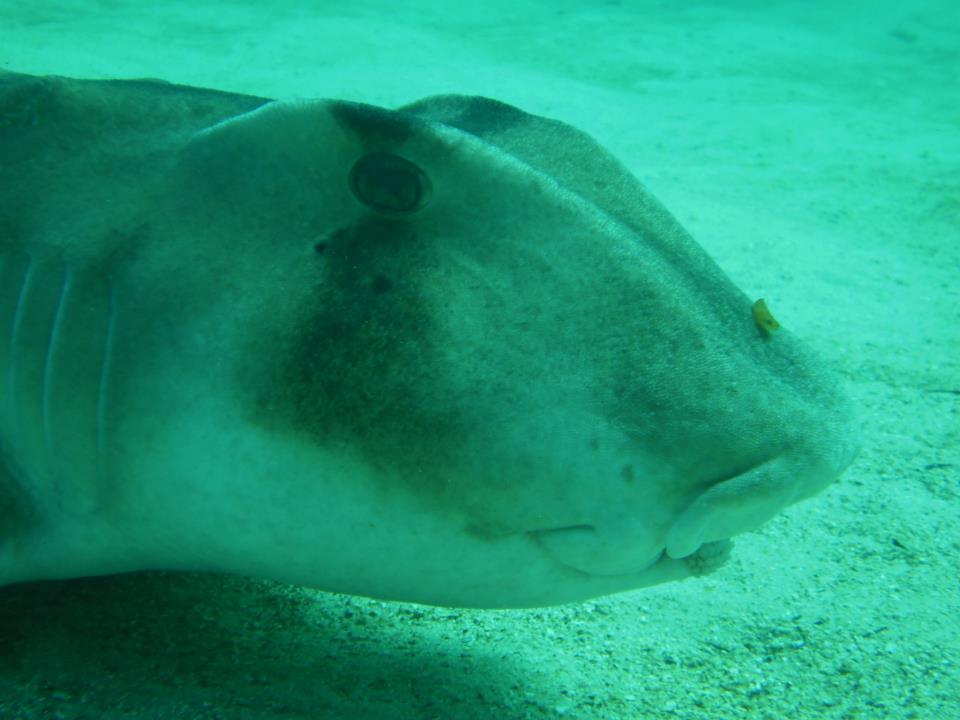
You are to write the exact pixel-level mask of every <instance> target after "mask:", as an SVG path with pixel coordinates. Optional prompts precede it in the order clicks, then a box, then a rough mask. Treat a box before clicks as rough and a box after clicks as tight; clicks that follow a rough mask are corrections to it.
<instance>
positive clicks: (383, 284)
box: [370, 275, 393, 295]
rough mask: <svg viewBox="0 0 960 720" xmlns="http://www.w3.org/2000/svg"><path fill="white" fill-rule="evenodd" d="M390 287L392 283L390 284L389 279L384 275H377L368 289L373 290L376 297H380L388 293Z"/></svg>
mask: <svg viewBox="0 0 960 720" xmlns="http://www.w3.org/2000/svg"><path fill="white" fill-rule="evenodd" d="M392 287H393V283H392V282H390V278H388V277H387V276H386V275H377V276H376V277H375V278H374V279H373V283H372V284H371V286H370V289H371V290H373V291H374V292H375V293H376V294H377V295H381V294H383V293H385V292H388V291H389V290H390V288H392Z"/></svg>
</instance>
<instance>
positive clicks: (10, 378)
mask: <svg viewBox="0 0 960 720" xmlns="http://www.w3.org/2000/svg"><path fill="white" fill-rule="evenodd" d="M33 275H34V260H33V256H32V255H27V269H26V270H25V271H24V272H23V280H22V281H21V283H20V292H19V294H18V295H17V308H16V310H15V311H14V313H13V329H12V330H11V331H10V367H9V368H7V397H8V398H9V400H8V402H9V405H10V409H11V411H13V412H14V413H15V412H16V408H17V407H18V406H17V359H18V358H19V353H18V352H17V348H18V345H17V336H18V335H19V334H20V328H21V327H22V326H23V316H24V315H25V314H26V304H27V303H26V299H27V293H28V291H29V289H30V285H31V283H32V282H33ZM16 432H18V430H17V423H16V422H14V423H12V426H11V428H10V433H11V435H13V434H14V433H16ZM18 439H19V438H15V437H11V438H10V441H11V443H12V444H14V445H16V441H17V440H18Z"/></svg>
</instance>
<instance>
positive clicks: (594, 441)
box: [590, 438, 600, 450]
mask: <svg viewBox="0 0 960 720" xmlns="http://www.w3.org/2000/svg"><path fill="white" fill-rule="evenodd" d="M590 449H591V450H599V449H600V441H599V440H597V438H590Z"/></svg>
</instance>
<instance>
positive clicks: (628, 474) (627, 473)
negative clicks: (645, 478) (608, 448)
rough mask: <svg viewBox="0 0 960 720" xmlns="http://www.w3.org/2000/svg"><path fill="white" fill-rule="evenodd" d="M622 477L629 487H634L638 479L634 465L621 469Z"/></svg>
mask: <svg viewBox="0 0 960 720" xmlns="http://www.w3.org/2000/svg"><path fill="white" fill-rule="evenodd" d="M620 477H621V478H622V479H623V481H624V482H625V483H627V485H633V483H634V482H636V479H637V476H636V473H635V472H634V470H633V465H624V466H623V467H622V468H621V469H620Z"/></svg>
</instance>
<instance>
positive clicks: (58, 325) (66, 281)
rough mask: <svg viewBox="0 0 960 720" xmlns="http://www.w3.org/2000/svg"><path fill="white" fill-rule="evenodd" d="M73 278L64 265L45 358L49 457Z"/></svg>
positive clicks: (43, 408) (44, 406)
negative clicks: (62, 337)
mask: <svg viewBox="0 0 960 720" xmlns="http://www.w3.org/2000/svg"><path fill="white" fill-rule="evenodd" d="M72 280H73V272H72V271H71V268H70V266H69V265H65V266H64V271H63V283H62V284H61V286H60V297H59V298H57V309H56V311H55V312H54V315H53V322H52V323H51V324H50V335H49V337H48V338H47V355H46V357H45V358H44V360H43V389H42V390H41V398H42V401H41V402H42V406H41V412H42V414H43V443H44V449H45V450H46V454H47V457H48V458H52V457H54V455H53V428H52V426H51V417H52V416H53V413H52V412H51V410H52V408H51V404H52V402H53V399H52V398H53V391H52V386H53V383H54V377H53V376H54V373H55V372H56V367H55V362H56V357H55V355H56V351H57V344H58V343H59V341H60V334H61V331H62V325H63V308H64V306H65V305H66V302H67V295H68V294H69V293H70V286H71V284H72Z"/></svg>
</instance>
